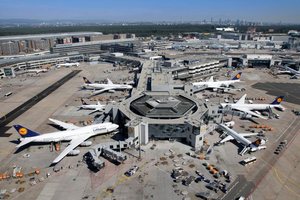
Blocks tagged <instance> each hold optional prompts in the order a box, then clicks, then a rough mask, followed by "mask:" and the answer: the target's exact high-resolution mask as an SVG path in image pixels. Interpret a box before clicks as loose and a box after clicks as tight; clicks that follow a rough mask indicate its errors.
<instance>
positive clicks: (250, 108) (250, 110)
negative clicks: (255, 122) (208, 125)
mask: <svg viewBox="0 0 300 200" xmlns="http://www.w3.org/2000/svg"><path fill="white" fill-rule="evenodd" d="M246 96H247V94H244V95H243V96H242V97H241V98H240V99H239V100H238V101H237V102H236V103H221V106H222V107H223V108H226V107H228V108H229V109H231V110H237V111H241V112H243V113H245V114H247V115H250V116H255V117H258V118H262V119H266V118H265V117H263V116H262V115H261V114H260V113H259V112H258V111H264V110H270V109H271V108H276V109H278V110H281V111H284V110H285V108H284V107H283V106H282V105H280V103H281V102H282V100H283V96H279V97H276V99H275V100H274V101H273V102H272V103H271V104H246V103H245V98H246ZM254 111H256V112H254Z"/></svg>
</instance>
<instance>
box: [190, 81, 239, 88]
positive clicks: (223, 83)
mask: <svg viewBox="0 0 300 200" xmlns="http://www.w3.org/2000/svg"><path fill="white" fill-rule="evenodd" d="M237 82H240V80H227V81H215V82H197V83H193V86H194V87H201V86H206V87H207V88H219V87H229V86H230V85H232V84H234V83H237Z"/></svg>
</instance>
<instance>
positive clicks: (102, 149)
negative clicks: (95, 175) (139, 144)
mask: <svg viewBox="0 0 300 200" xmlns="http://www.w3.org/2000/svg"><path fill="white" fill-rule="evenodd" d="M133 139H134V138H133V137H130V138H128V139H126V140H125V141H114V142H106V143H101V144H97V145H95V146H93V147H92V149H91V150H89V151H88V152H87V153H86V154H85V155H84V160H85V161H86V163H87V165H88V167H89V168H90V169H95V170H96V171H99V170H100V169H102V168H103V167H105V163H104V161H103V160H101V159H100V158H99V157H100V156H103V157H105V158H107V159H109V160H111V161H112V162H117V163H122V162H124V161H125V160H126V159H127V156H126V155H125V154H123V153H121V149H127V148H130V147H131V146H132V145H133V143H134V141H133ZM116 150H120V151H119V152H118V151H116Z"/></svg>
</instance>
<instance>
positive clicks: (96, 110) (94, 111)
mask: <svg viewBox="0 0 300 200" xmlns="http://www.w3.org/2000/svg"><path fill="white" fill-rule="evenodd" d="M96 112H102V110H101V109H95V110H93V111H92V112H90V113H89V115H91V114H93V113H96Z"/></svg>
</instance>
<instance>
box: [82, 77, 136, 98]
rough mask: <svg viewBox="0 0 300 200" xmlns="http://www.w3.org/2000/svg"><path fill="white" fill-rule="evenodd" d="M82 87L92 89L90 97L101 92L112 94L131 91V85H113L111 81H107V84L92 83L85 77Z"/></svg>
mask: <svg viewBox="0 0 300 200" xmlns="http://www.w3.org/2000/svg"><path fill="white" fill-rule="evenodd" d="M83 80H84V85H83V88H91V89H94V91H93V92H92V96H94V95H97V94H100V93H102V92H106V91H108V92H114V91H115V90H130V89H132V86H131V85H125V84H114V83H113V82H112V81H111V80H109V79H107V83H106V84H103V83H92V82H90V81H89V80H88V79H87V78H86V77H83Z"/></svg>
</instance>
